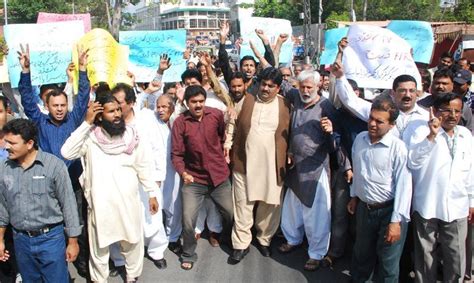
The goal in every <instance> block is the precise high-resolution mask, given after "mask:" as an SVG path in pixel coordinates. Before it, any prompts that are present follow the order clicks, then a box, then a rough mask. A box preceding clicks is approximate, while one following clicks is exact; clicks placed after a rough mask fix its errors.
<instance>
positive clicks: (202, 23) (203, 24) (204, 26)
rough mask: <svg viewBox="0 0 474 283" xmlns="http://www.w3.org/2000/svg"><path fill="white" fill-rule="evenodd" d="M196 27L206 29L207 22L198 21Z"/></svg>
mask: <svg viewBox="0 0 474 283" xmlns="http://www.w3.org/2000/svg"><path fill="white" fill-rule="evenodd" d="M198 27H199V28H207V20H203V19H200V20H198Z"/></svg>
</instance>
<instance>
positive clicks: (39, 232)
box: [14, 222, 63, 238]
mask: <svg viewBox="0 0 474 283" xmlns="http://www.w3.org/2000/svg"><path fill="white" fill-rule="evenodd" d="M61 224H63V223H62V222H59V223H55V224H49V225H46V226H45V227H43V228H41V229H38V230H31V231H25V230H18V229H16V228H14V229H15V231H16V232H18V233H22V234H25V235H27V236H28V237H31V238H33V237H38V236H41V235H43V234H47V233H48V232H49V231H51V230H52V229H53V228H54V227H56V226H59V225H61Z"/></svg>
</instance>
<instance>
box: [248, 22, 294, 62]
mask: <svg viewBox="0 0 474 283" xmlns="http://www.w3.org/2000/svg"><path fill="white" fill-rule="evenodd" d="M255 29H261V30H263V32H264V33H265V35H266V36H267V37H268V39H269V41H270V44H272V45H273V44H275V42H276V40H277V38H278V36H279V35H280V34H282V33H286V34H288V36H289V39H288V40H287V41H286V42H285V43H283V45H282V47H281V51H280V60H279V61H280V62H279V63H289V62H291V61H292V60H293V42H292V41H291V35H292V33H293V30H292V28H291V22H290V21H288V20H282V19H272V18H261V17H251V18H248V19H246V20H245V21H240V33H241V37H242V39H243V41H242V43H241V44H240V58H242V57H244V56H246V55H251V56H254V54H253V52H252V49H251V48H250V43H249V42H250V40H251V41H252V42H253V44H255V46H256V47H257V49H258V51H260V53H261V54H262V56H263V54H264V53H265V48H264V47H263V44H262V41H261V40H260V38H259V37H258V36H257V34H256V33H255ZM254 57H255V56H254ZM255 59H256V60H257V61H258V59H257V58H255Z"/></svg>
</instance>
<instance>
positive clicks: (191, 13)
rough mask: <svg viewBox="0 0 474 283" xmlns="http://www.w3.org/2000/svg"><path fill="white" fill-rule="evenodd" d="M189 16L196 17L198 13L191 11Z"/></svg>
mask: <svg viewBox="0 0 474 283" xmlns="http://www.w3.org/2000/svg"><path fill="white" fill-rule="evenodd" d="M189 15H190V16H196V15H197V12H196V11H189Z"/></svg>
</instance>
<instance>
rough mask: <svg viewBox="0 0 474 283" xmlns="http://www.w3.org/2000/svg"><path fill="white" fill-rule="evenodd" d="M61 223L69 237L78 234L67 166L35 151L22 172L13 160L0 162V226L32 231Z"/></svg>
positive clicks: (78, 225) (46, 154)
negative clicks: (32, 158) (31, 159)
mask: <svg viewBox="0 0 474 283" xmlns="http://www.w3.org/2000/svg"><path fill="white" fill-rule="evenodd" d="M60 222H64V224H65V231H66V234H67V235H68V236H69V237H77V236H78V235H79V234H81V229H82V227H81V225H80V224H79V216H78V212H77V205H76V199H75V196H74V193H73V190H72V185H71V181H70V179H69V175H68V172H67V168H66V165H65V164H64V162H63V161H61V160H60V159H59V158H57V157H55V156H54V155H52V154H49V153H46V152H43V151H41V150H38V151H37V155H36V158H35V161H34V162H33V164H32V165H31V166H30V167H28V168H27V169H23V168H22V167H21V166H20V165H19V164H18V163H17V162H16V161H14V160H9V159H8V160H5V161H2V162H1V163H0V226H1V227H6V226H7V225H8V224H9V223H11V224H12V226H13V227H14V228H15V229H17V230H23V231H32V230H38V229H41V228H44V227H45V226H47V225H51V224H56V223H60Z"/></svg>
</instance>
